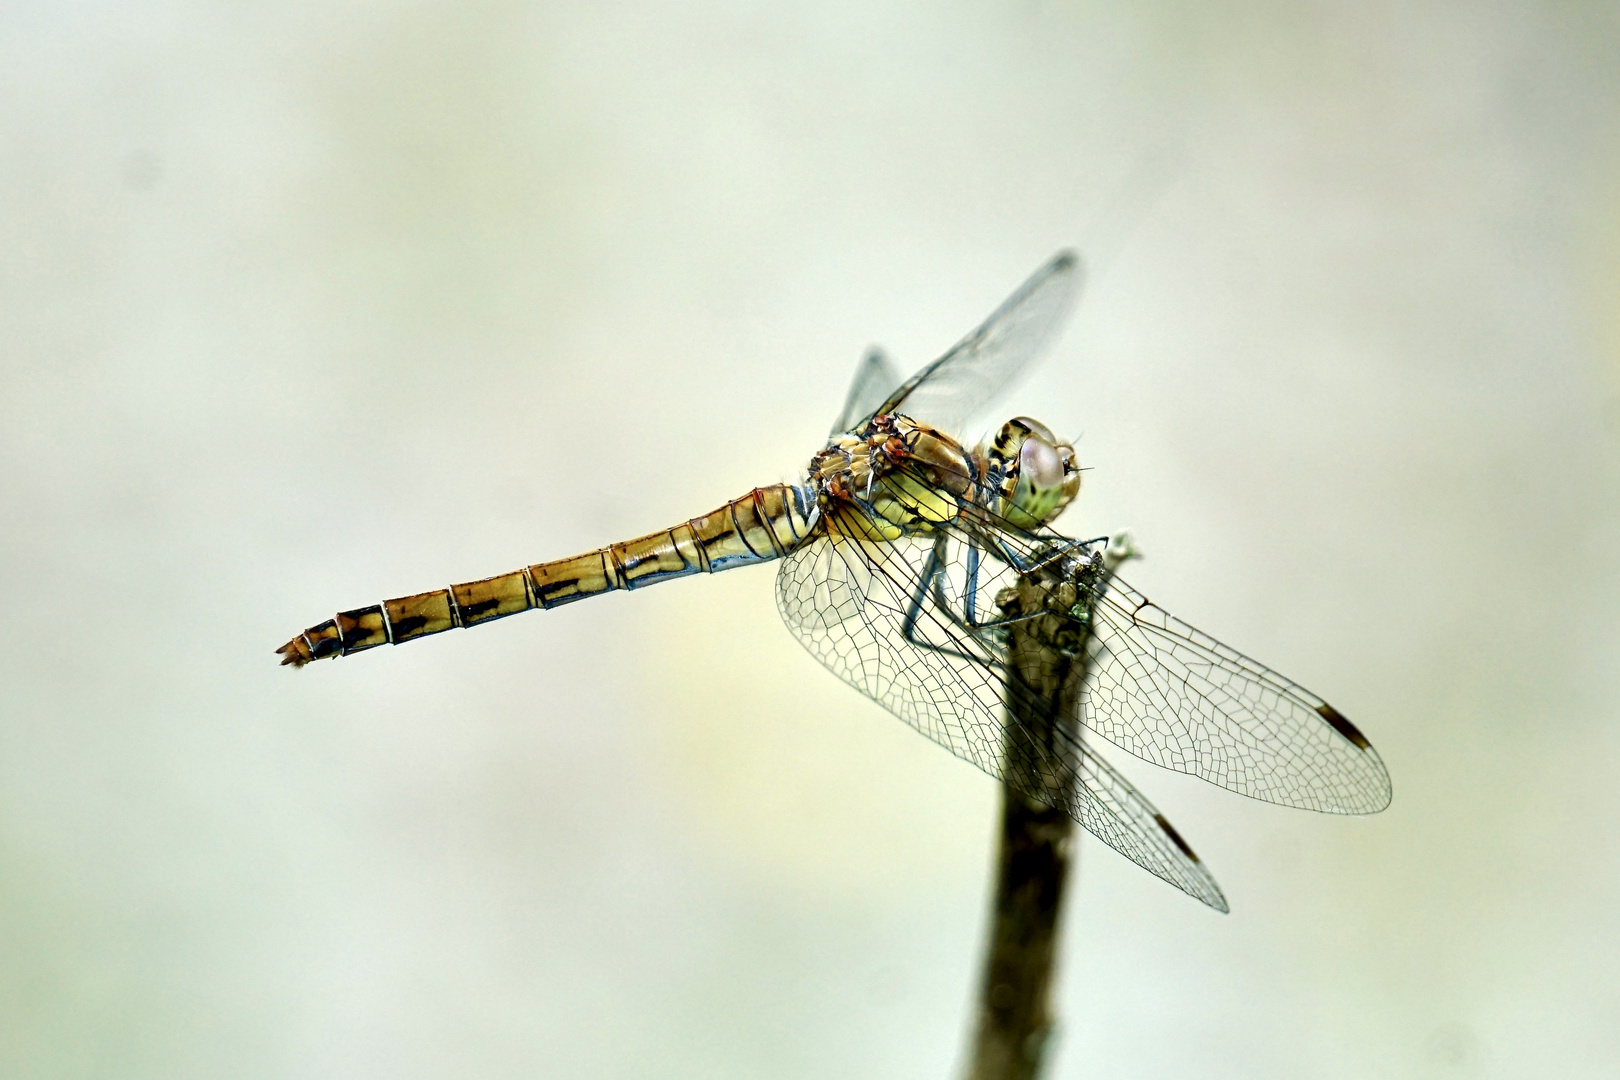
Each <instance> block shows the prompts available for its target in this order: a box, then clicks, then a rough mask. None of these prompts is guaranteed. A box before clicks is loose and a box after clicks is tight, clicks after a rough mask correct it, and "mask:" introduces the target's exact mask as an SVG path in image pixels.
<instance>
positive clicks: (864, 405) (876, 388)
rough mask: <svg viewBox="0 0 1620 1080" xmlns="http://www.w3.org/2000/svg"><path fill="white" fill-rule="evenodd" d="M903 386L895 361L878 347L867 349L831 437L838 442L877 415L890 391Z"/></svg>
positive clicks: (834, 422)
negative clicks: (842, 436) (841, 437)
mask: <svg viewBox="0 0 1620 1080" xmlns="http://www.w3.org/2000/svg"><path fill="white" fill-rule="evenodd" d="M899 385H900V372H898V371H897V370H895V366H894V361H893V360H890V359H889V356H888V354H887V353H885V352H884V351H883V350H882V349H880V348H878V347H877V346H876V345H874V346H872V347H871V348H870V349H867V350H866V355H865V356H863V357H861V362H860V364H859V365H858V366H857V367H856V368H855V378H854V379H853V380H852V381H851V382H850V384H849V394H848V396H846V397H845V398H844V407H843V409H841V410H840V411H839V413H838V419H837V420H834V421H833V426H832V431H831V432H829V433H828V437H829V438H837V437H838V436H840V435H842V434H843V433H844V432H846V431H849V430H851V429H853V428H855V427H858V426H860V425H861V424H864V423H865V422H866V420H867V418H868V417H871V416H873V415H875V410H876V409H877V407H878V406H879V405H881V404H883V399H884V398H886V397H888V396H889V391H891V390H893V389H894V388H895V387H896V386H899Z"/></svg>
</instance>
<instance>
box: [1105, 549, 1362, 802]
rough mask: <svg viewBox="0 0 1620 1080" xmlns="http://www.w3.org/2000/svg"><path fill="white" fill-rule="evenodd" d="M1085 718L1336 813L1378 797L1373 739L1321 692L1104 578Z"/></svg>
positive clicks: (1179, 760)
mask: <svg viewBox="0 0 1620 1080" xmlns="http://www.w3.org/2000/svg"><path fill="white" fill-rule="evenodd" d="M1093 634H1094V636H1095V639H1096V641H1097V643H1098V646H1099V655H1098V658H1097V659H1096V661H1095V662H1094V664H1093V668H1092V673H1091V679H1090V681H1089V682H1088V684H1087V686H1086V690H1085V695H1086V702H1087V710H1086V724H1087V726H1089V727H1090V728H1091V729H1092V730H1093V731H1095V732H1097V734H1099V735H1101V736H1102V737H1103V738H1105V739H1107V740H1108V741H1109V742H1111V743H1113V744H1114V745H1116V746H1119V747H1121V748H1122V749H1124V750H1127V751H1129V752H1130V753H1132V754H1135V755H1137V756H1138V757H1141V758H1144V759H1146V760H1147V761H1151V762H1153V763H1154V764H1155V765H1162V766H1164V767H1165V768H1167V769H1174V770H1176V771H1177V772H1184V773H1191V774H1193V775H1195V776H1201V777H1203V778H1204V779H1205V780H1208V781H1210V782H1211V783H1214V784H1218V785H1219V786H1221V787H1223V788H1226V789H1227V790H1229V791H1235V792H1238V793H1239V794H1242V795H1248V796H1250V797H1252V798H1256V799H1261V800H1263V801H1265V802H1272V803H1280V804H1281V805H1283V806H1296V807H1300V808H1302V809H1306V810H1321V811H1325V812H1328V813H1336V814H1371V813H1376V812H1377V811H1379V810H1382V809H1383V808H1384V807H1386V806H1388V805H1389V801H1390V784H1389V773H1388V772H1386V771H1385V769H1384V763H1383V761H1381V760H1380V759H1379V757H1378V753H1377V751H1375V750H1374V749H1373V748H1372V746H1371V745H1370V744H1369V743H1368V742H1367V739H1366V738H1365V736H1363V735H1362V734H1361V732H1359V731H1357V730H1356V728H1355V727H1354V725H1352V724H1351V723H1350V721H1348V720H1346V719H1344V717H1342V716H1340V715H1339V713H1338V711H1337V710H1335V709H1334V708H1333V707H1332V706H1330V705H1329V704H1328V703H1327V702H1325V701H1323V700H1322V699H1321V698H1319V697H1317V696H1316V695H1315V694H1313V693H1311V692H1310V691H1309V690H1306V689H1305V688H1304V687H1302V686H1299V685H1298V684H1296V683H1294V682H1291V681H1290V680H1288V679H1286V678H1284V677H1283V676H1281V675H1279V674H1277V673H1276V672H1275V671H1272V670H1271V669H1270V668H1267V667H1265V666H1264V665H1263V664H1260V663H1259V662H1257V661H1254V660H1251V659H1249V658H1248V657H1247V656H1244V655H1243V654H1242V653H1240V652H1238V651H1237V650H1236V649H1234V648H1232V647H1230V646H1228V645H1224V644H1222V643H1221V642H1219V641H1217V640H1215V639H1214V638H1212V637H1210V636H1209V635H1208V634H1206V633H1204V632H1203V631H1201V630H1198V629H1196V628H1195V627H1192V626H1189V625H1188V624H1186V623H1184V622H1182V621H1181V620H1180V619H1178V618H1176V617H1175V616H1174V615H1171V614H1170V613H1169V612H1167V611H1165V610H1164V609H1162V608H1160V607H1159V606H1158V605H1156V604H1154V603H1152V602H1150V601H1149V600H1148V599H1147V597H1145V596H1143V595H1142V594H1141V593H1139V592H1137V591H1136V590H1135V589H1133V588H1131V587H1130V586H1129V585H1127V584H1125V583H1124V582H1123V581H1121V580H1120V579H1119V578H1117V577H1116V578H1114V579H1113V581H1112V583H1111V584H1110V585H1109V588H1108V592H1107V593H1106V594H1105V595H1104V597H1103V599H1102V601H1101V603H1099V604H1098V605H1097V608H1096V611H1095V613H1094V616H1093Z"/></svg>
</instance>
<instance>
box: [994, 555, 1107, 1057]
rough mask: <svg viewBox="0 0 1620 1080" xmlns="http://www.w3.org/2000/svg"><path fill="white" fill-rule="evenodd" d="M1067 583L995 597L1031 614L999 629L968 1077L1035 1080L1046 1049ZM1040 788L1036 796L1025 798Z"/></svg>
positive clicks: (1075, 628) (1012, 610) (1068, 839)
mask: <svg viewBox="0 0 1620 1080" xmlns="http://www.w3.org/2000/svg"><path fill="white" fill-rule="evenodd" d="M1075 599H1076V597H1075V593H1074V589H1073V587H1072V586H1070V587H1069V588H1068V589H1067V591H1065V587H1064V583H1063V580H1062V577H1061V576H1060V575H1058V574H1055V573H1052V572H1041V573H1037V574H1030V575H1025V576H1024V577H1021V578H1020V579H1019V582H1018V585H1017V586H1016V588H1014V589H1009V590H1007V591H1006V592H1005V593H1004V594H1003V595H1002V596H1000V597H998V598H997V602H998V603H999V604H1000V606H1001V607H1002V610H1003V611H1005V612H1007V613H1008V614H1016V613H1017V612H1019V611H1023V612H1031V611H1042V612H1048V613H1050V614H1042V615H1039V616H1037V617H1035V618H1033V619H1029V620H1027V621H1024V622H1018V623H1014V624H1012V626H1011V627H1010V628H1009V637H1008V654H1009V658H1010V660H1011V662H1012V663H1011V667H1012V672H1011V674H1010V675H1009V685H1008V688H1007V692H1006V694H1005V697H1006V703H1005V708H1006V711H1007V721H1008V723H1007V738H1006V743H1005V745H1004V747H1003V751H1004V755H1005V762H1004V770H1005V775H1006V776H1007V777H1008V778H1009V779H1014V778H1016V779H1017V780H1018V781H1019V783H1018V786H1014V785H1013V784H1011V783H1006V784H1003V785H1002V793H1001V844H1000V850H999V851H998V853H997V855H996V885H995V908H994V911H993V912H992V914H991V922H990V941H989V949H988V952H987V955H986V958H985V966H984V981H983V984H982V986H981V988H980V995H979V1007H978V1022H977V1025H976V1028H975V1032H974V1039H973V1049H972V1056H971V1058H970V1059H969V1064H968V1071H967V1076H968V1077H969V1080H1034V1078H1035V1077H1037V1076H1038V1075H1039V1074H1040V1071H1041V1066H1042V1064H1043V1061H1044V1059H1045V1055H1046V1051H1047V1048H1048V1047H1049V1045H1050V1044H1051V1041H1052V1034H1053V1029H1054V1024H1055V1020H1054V1017H1053V1015H1052V1000H1051V992H1052V972H1053V968H1054V966H1055V963H1056V959H1057V943H1058V915H1059V912H1060V911H1061V910H1062V903H1063V885H1064V882H1065V880H1066V879H1067V878H1068V876H1069V870H1070V866H1071V863H1072V861H1073V856H1074V852H1075V849H1076V843H1075V835H1074V819H1073V818H1072V817H1070V816H1069V814H1068V812H1067V811H1066V810H1064V809H1062V808H1063V807H1068V806H1071V805H1073V802H1074V794H1075V793H1074V784H1075V768H1076V765H1077V762H1076V761H1075V760H1074V750H1073V748H1074V747H1075V746H1077V745H1078V738H1079V715H1080V710H1079V701H1080V690H1081V687H1082V685H1083V684H1084V681H1085V664H1084V662H1083V660H1081V659H1079V658H1080V657H1082V656H1084V655H1085V650H1084V638H1085V634H1084V630H1083V624H1081V623H1077V622H1075V621H1074V620H1072V619H1069V618H1066V617H1064V616H1062V615H1060V614H1058V613H1060V612H1064V613H1066V612H1067V610H1068V608H1069V606H1070V605H1072V604H1073V603H1074V601H1075ZM1028 791H1039V792H1041V793H1042V794H1043V795H1044V796H1045V798H1041V799H1037V798H1034V797H1032V796H1031V795H1028V794H1025V792H1028Z"/></svg>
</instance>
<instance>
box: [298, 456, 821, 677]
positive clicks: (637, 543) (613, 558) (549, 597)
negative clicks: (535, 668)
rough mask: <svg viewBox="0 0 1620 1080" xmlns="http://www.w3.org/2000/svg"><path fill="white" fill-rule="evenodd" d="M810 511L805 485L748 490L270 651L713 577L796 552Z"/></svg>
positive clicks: (388, 639) (350, 645)
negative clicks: (619, 537)
mask: <svg viewBox="0 0 1620 1080" xmlns="http://www.w3.org/2000/svg"><path fill="white" fill-rule="evenodd" d="M819 513H820V511H819V509H818V508H817V506H816V500H815V496H814V494H813V492H811V490H810V489H809V488H807V487H802V486H799V485H794V484H776V485H773V486H772V487H766V488H755V489H754V490H753V491H751V492H749V493H748V494H747V495H744V496H743V497H742V498H740V499H733V500H731V501H730V502H728V503H726V504H725V505H724V506H721V507H720V508H719V509H717V510H714V511H712V512H710V513H707V514H704V515H702V516H701V517H695V518H692V519H691V520H690V521H686V522H683V523H682V524H680V525H676V526H674V527H673V528H669V529H664V530H662V531H660V532H655V533H649V534H647V535H646V536H642V537H638V538H637V539H634V540H626V541H623V542H622V543H618V544H611V545H609V546H608V547H604V548H598V549H597V550H595V551H588V552H586V553H585V554H583V555H575V556H574V557H572V558H569V559H557V560H555V561H553V562H545V563H536V564H535V565H533V566H526V567H524V568H523V569H521V570H514V571H512V572H511V573H509V574H499V575H496V576H495V577H488V578H483V579H481V580H479V581H469V582H466V583H464V584H461V585H452V586H450V587H449V588H448V589H435V590H434V591H432V592H425V593H417V594H415V595H414V596H402V597H398V598H396V599H393V600H385V601H383V602H382V603H381V604H375V605H373V606H371V607H367V608H356V609H355V610H353V611H343V612H339V613H338V614H337V616H336V617H334V618H331V619H328V620H327V621H326V622H323V623H320V624H319V625H317V626H312V627H310V628H309V629H308V630H305V631H304V632H303V633H302V634H299V635H298V636H297V637H295V638H293V639H292V640H291V641H289V642H287V644H285V645H283V646H282V647H281V648H279V649H277V650H276V652H277V654H278V655H280V656H281V657H282V660H281V662H282V663H283V664H292V665H293V666H295V667H303V666H304V665H305V664H307V663H309V662H310V661H311V660H323V659H325V658H326V657H329V656H347V655H348V654H350V653H356V652H364V651H365V650H367V649H373V648H376V647H377V646H378V645H398V644H401V643H402V642H406V641H411V640H413V639H415V638H419V637H427V636H428V635H430V634H438V633H442V632H443V631H445V630H450V629H453V628H455V627H458V626H476V625H478V624H479V623H485V622H492V621H494V620H495V619H500V618H504V617H506V616H507V615H516V614H517V613H518V612H520V611H528V610H530V609H532V608H554V607H558V606H560V605H562V604H569V603H572V602H574V601H575V600H583V599H585V598H586V597H587V596H596V595H597V594H599V593H605V592H612V591H614V590H615V589H639V588H641V587H643V586H645V585H655V584H657V583H658V582H661V581H669V580H671V579H673V578H678V577H685V576H687V575H688V574H714V573H719V572H720V571H721V570H730V569H733V568H734V567H738V566H747V565H749V564H751V563H758V562H769V561H771V560H772V559H779V558H781V557H782V556H783V555H786V554H787V553H788V552H789V551H792V550H793V549H794V548H795V547H797V546H798V545H799V542H800V541H802V540H803V539H804V538H805V537H806V536H808V535H809V534H810V530H811V528H812V527H813V526H814V525H815V523H816V518H817V516H818V515H819Z"/></svg>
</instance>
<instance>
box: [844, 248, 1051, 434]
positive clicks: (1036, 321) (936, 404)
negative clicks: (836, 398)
mask: <svg viewBox="0 0 1620 1080" xmlns="http://www.w3.org/2000/svg"><path fill="white" fill-rule="evenodd" d="M1081 276H1082V275H1081V271H1080V260H1079V259H1078V258H1077V257H1076V256H1075V254H1074V253H1073V252H1069V251H1065V252H1062V253H1060V254H1059V255H1058V256H1056V257H1055V258H1054V259H1052V261H1051V262H1049V263H1047V264H1046V265H1045V266H1043V267H1041V268H1040V269H1039V270H1037V271H1036V272H1035V276H1033V277H1031V278H1030V279H1029V280H1028V281H1026V282H1024V284H1023V285H1021V286H1019V289H1018V291H1017V292H1015V293H1013V294H1012V296H1010V297H1008V299H1007V301H1006V302H1005V303H1003V304H1002V305H1001V306H1000V307H999V308H997V309H996V311H995V313H994V314H992V315H991V316H990V317H989V318H988V319H986V320H985V321H984V324H983V325H982V326H980V327H979V328H978V329H977V330H975V331H973V333H971V334H969V335H968V336H967V337H965V338H963V339H962V340H961V341H960V342H958V343H957V344H956V346H955V347H954V348H952V349H951V350H950V351H949V352H947V353H946V354H945V355H944V356H941V357H940V358H939V359H938V360H935V361H934V362H933V363H931V364H929V365H928V366H927V367H925V368H923V369H922V370H921V371H919V372H917V374H915V375H913V376H912V377H911V378H909V379H907V380H906V381H905V383H904V384H903V385H901V387H900V388H899V389H898V390H895V391H894V392H893V393H892V394H890V395H889V396H888V398H887V399H885V400H884V401H883V402H882V404H880V405H878V406H876V407H875V408H873V409H872V410H870V411H869V412H867V413H865V414H864V415H862V416H859V417H856V418H855V419H856V420H857V421H861V420H866V419H869V418H870V417H872V416H875V415H878V414H880V413H888V412H901V413H904V414H905V415H906V416H909V417H911V418H912V419H913V420H920V421H922V422H924V423H927V424H932V425H933V426H935V427H937V428H939V429H940V430H942V431H950V432H963V431H965V430H966V427H967V425H968V424H969V423H970V422H971V421H972V420H974V419H975V418H976V417H977V416H979V414H980V413H981V412H982V411H983V410H985V409H988V408H989V407H990V406H991V405H992V404H993V403H994V402H995V400H996V398H997V397H998V396H1000V394H1001V393H1002V392H1003V391H1005V390H1008V389H1010V388H1011V387H1012V386H1013V384H1014V383H1016V382H1017V381H1018V380H1019V379H1020V378H1022V377H1023V376H1024V374H1025V373H1026V372H1027V371H1028V370H1029V367H1030V365H1031V364H1032V363H1034V361H1035V360H1036V359H1038V358H1039V357H1040V355H1041V353H1042V352H1043V351H1044V350H1045V349H1046V347H1047V346H1048V345H1049V344H1051V342H1052V341H1053V340H1054V339H1055V338H1056V337H1057V332H1058V330H1059V329H1060V328H1061V327H1062V325H1063V320H1064V318H1065V317H1066V316H1067V315H1068V313H1069V310H1070V309H1071V308H1072V307H1073V306H1074V301H1075V297H1076V296H1077V295H1078V294H1079V290H1080V280H1081ZM851 426H855V425H853V424H852V425H851Z"/></svg>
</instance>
